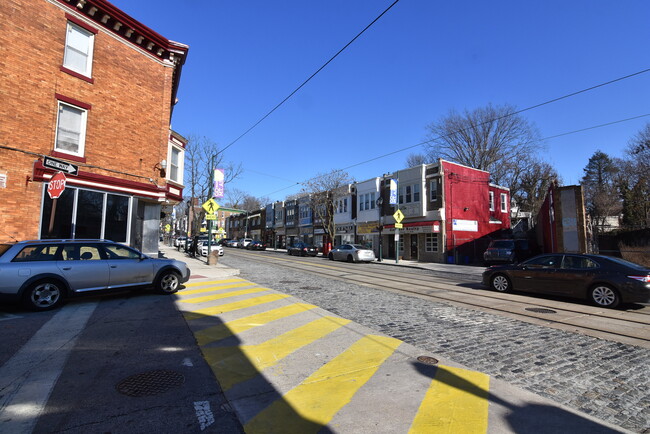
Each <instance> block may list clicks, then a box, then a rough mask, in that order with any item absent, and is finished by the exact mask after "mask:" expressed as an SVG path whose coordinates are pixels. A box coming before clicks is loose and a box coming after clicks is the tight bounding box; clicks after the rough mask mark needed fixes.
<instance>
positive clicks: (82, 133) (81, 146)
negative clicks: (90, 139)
mask: <svg viewBox="0 0 650 434" xmlns="http://www.w3.org/2000/svg"><path fill="white" fill-rule="evenodd" d="M64 106H66V107H69V108H72V109H73V110H78V111H79V112H80V114H81V128H80V130H79V131H78V133H79V143H78V150H77V152H74V151H70V150H68V149H63V148H60V147H59V134H60V127H61V125H60V123H61V111H62V109H63V107H64ZM87 120H88V110H87V109H84V108H82V107H79V106H76V105H74V104H69V103H67V102H64V101H61V100H59V101H58V104H57V115H56V135H55V138H54V150H55V151H56V152H62V153H64V154H70V155H75V156H78V157H83V156H84V152H85V148H86V123H87Z"/></svg>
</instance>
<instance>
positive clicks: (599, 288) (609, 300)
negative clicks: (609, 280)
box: [589, 284, 621, 308]
mask: <svg viewBox="0 0 650 434" xmlns="http://www.w3.org/2000/svg"><path fill="white" fill-rule="evenodd" d="M589 295H590V297H591V301H592V302H593V303H594V304H595V305H596V306H601V307H611V308H614V307H617V306H618V305H619V304H620V303H621V297H620V296H619V295H618V292H616V290H615V289H614V288H612V287H611V286H609V285H604V284H600V285H596V286H594V287H593V288H591V291H589Z"/></svg>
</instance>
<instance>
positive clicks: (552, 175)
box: [510, 157, 561, 216]
mask: <svg viewBox="0 0 650 434" xmlns="http://www.w3.org/2000/svg"><path fill="white" fill-rule="evenodd" d="M527 160H528V161H525V162H524V161H522V164H521V166H520V168H519V169H520V170H518V171H517V174H516V177H515V178H514V179H513V184H511V185H510V189H511V190H510V191H511V196H512V198H513V199H515V201H516V202H517V205H518V206H519V208H520V210H521V211H526V212H531V213H532V215H533V216H534V215H536V214H537V213H538V212H539V210H540V208H541V206H542V203H543V202H544V199H545V198H546V193H547V192H548V189H549V187H550V186H551V184H552V183H553V182H557V183H558V184H561V179H560V176H559V175H558V174H557V171H556V170H555V169H554V168H553V167H552V166H551V165H550V164H548V163H545V162H543V161H540V160H538V159H536V158H534V157H531V158H528V159H527Z"/></svg>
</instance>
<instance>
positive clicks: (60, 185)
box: [47, 172, 65, 199]
mask: <svg viewBox="0 0 650 434" xmlns="http://www.w3.org/2000/svg"><path fill="white" fill-rule="evenodd" d="M63 190H65V175H64V174H63V172H57V173H56V174H55V175H54V176H53V177H52V178H50V182H49V184H48V186H47V194H49V195H50V199H58V198H59V196H61V194H62V193H63Z"/></svg>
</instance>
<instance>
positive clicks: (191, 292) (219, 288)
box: [178, 282, 257, 297]
mask: <svg viewBox="0 0 650 434" xmlns="http://www.w3.org/2000/svg"><path fill="white" fill-rule="evenodd" d="M244 286H257V285H256V284H254V283H251V282H243V283H233V284H232V285H219V286H210V287H209V288H201V289H190V290H189V291H187V290H185V291H182V292H180V293H179V294H178V295H180V296H181V297H183V296H186V295H194V294H205V293H206V292H215V291H223V290H225V289H233V288H241V287H244Z"/></svg>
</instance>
